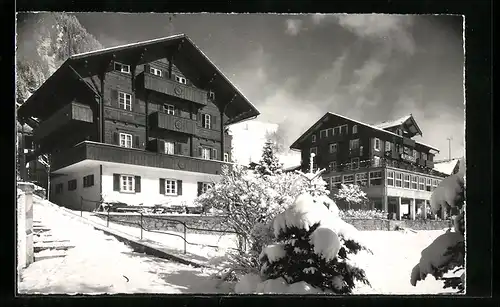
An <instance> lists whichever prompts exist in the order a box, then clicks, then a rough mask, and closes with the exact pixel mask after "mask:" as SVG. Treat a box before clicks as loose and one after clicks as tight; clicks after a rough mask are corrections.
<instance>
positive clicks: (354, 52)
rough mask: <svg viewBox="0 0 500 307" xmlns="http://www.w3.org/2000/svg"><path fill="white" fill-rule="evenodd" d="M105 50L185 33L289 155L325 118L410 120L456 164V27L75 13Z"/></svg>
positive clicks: (417, 20)
mask: <svg viewBox="0 0 500 307" xmlns="http://www.w3.org/2000/svg"><path fill="white" fill-rule="evenodd" d="M75 15H76V16H77V18H78V19H79V21H80V23H81V24H82V25H83V26H84V27H85V28H86V29H87V31H89V32H90V33H91V34H93V35H94V36H95V37H96V38H97V39H98V40H99V41H100V42H101V44H103V45H104V46H105V47H111V46H116V45H120V44H125V43H132V42H137V41H141V40H147V39H152V38H157V37H162V36H168V35H172V34H178V33H185V34H187V35H188V36H189V37H190V38H191V39H192V40H193V41H194V43H195V44H196V45H198V46H199V47H200V48H201V50H202V51H203V52H204V53H205V54H206V55H207V56H208V57H209V58H210V59H211V60H212V61H213V62H214V64H215V65H217V66H218V67H219V68H220V69H221V70H222V72H223V73H224V74H225V75H226V76H227V77H228V78H229V79H230V80H231V81H232V82H233V83H234V84H235V85H236V86H237V87H238V88H239V89H240V90H241V91H242V92H243V94H244V95H245V96H246V97H247V98H248V99H249V100H250V101H251V102H252V103H253V104H254V105H255V106H256V107H257V108H258V109H259V111H260V112H261V115H260V116H259V117H258V120H259V121H264V122H270V123H276V124H279V125H280V129H279V130H280V131H282V132H284V134H285V140H286V145H287V146H288V145H290V144H291V143H292V142H293V141H295V140H296V139H297V138H298V137H299V136H300V135H301V134H302V133H303V132H304V131H305V130H307V129H308V128H309V127H310V126H311V125H312V124H313V123H315V122H316V121H317V120H318V119H319V118H320V117H322V116H323V115H324V114H325V113H326V112H328V111H329V112H334V113H338V114H341V115H344V116H347V117H350V118H352V119H355V120H359V121H362V122H366V123H377V122H381V121H384V120H390V119H395V118H398V117H401V116H404V115H406V114H409V113H411V114H413V116H414V117H415V119H416V121H417V123H418V125H419V126H420V128H421V130H422V132H423V137H422V138H420V137H417V138H416V140H417V141H422V142H424V143H426V144H429V145H432V146H433V147H437V148H438V149H440V150H441V153H440V154H438V155H437V157H436V158H437V159H446V158H448V140H447V138H450V137H451V138H452V141H451V155H452V157H459V156H463V155H464V150H465V149H464V132H465V131H464V129H465V128H464V127H465V126H464V117H465V113H464V109H465V106H464V85H463V82H464V80H463V79H464V77H463V67H464V49H463V19H462V17H461V16H446V15H427V16H425V15H387V14H386V15H382V14H368V15H359V14H358V15H355V14H328V15H321V14H308V15H283V14H175V15H173V14H153V13H147V14H136V13H134V14H125V13H77V14H75Z"/></svg>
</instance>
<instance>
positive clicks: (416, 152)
mask: <svg viewBox="0 0 500 307" xmlns="http://www.w3.org/2000/svg"><path fill="white" fill-rule="evenodd" d="M413 158H414V159H415V161H416V160H417V159H418V151H416V150H415V149H413Z"/></svg>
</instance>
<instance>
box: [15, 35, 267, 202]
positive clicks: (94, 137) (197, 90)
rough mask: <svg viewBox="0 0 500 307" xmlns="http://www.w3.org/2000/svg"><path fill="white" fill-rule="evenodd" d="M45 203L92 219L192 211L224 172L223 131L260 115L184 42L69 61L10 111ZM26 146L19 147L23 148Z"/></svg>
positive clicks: (227, 155)
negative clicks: (118, 205) (121, 209)
mask: <svg viewBox="0 0 500 307" xmlns="http://www.w3.org/2000/svg"><path fill="white" fill-rule="evenodd" d="M17 114H18V120H19V121H20V122H21V124H24V123H26V124H28V125H30V126H31V127H32V128H33V143H34V146H33V148H32V151H31V152H32V153H31V154H29V155H28V156H27V162H29V161H36V160H37V157H40V156H42V155H43V156H47V157H48V158H49V162H50V171H51V175H50V176H51V178H50V182H51V183H50V187H49V192H50V199H51V200H52V201H54V202H56V203H58V204H60V205H63V206H67V207H69V208H74V209H80V206H81V204H83V207H84V208H83V209H84V210H93V209H94V208H95V207H96V203H95V202H87V201H84V202H83V203H82V202H81V198H82V197H83V198H84V199H87V200H93V201H99V200H100V199H101V197H105V199H106V198H111V199H113V200H118V201H122V202H125V203H127V204H131V205H136V204H140V203H150V201H151V200H153V199H155V200H157V199H159V198H160V199H163V200H166V199H168V200H172V201H173V202H174V203H175V202H183V201H186V202H190V201H192V200H194V199H195V198H196V197H197V196H198V195H200V194H201V193H203V192H204V191H205V190H206V188H207V187H208V186H209V185H210V183H212V182H214V181H217V180H218V179H219V178H220V174H221V168H222V166H223V165H225V164H231V161H232V157H231V147H232V145H231V140H232V137H231V136H230V135H229V133H228V126H229V125H231V124H234V123H238V122H240V121H243V120H247V119H251V118H255V117H256V116H258V115H259V111H258V110H257V109H256V108H255V107H254V106H253V105H252V103H250V101H248V99H247V98H245V97H244V96H243V94H242V93H241V92H240V91H239V90H238V89H237V88H236V87H235V86H234V85H233V84H232V83H231V82H230V81H229V80H228V79H227V78H226V77H225V76H224V75H223V73H222V72H221V71H220V70H219V69H218V68H217V67H216V66H215V65H214V64H213V63H212V62H211V61H210V60H209V59H208V58H207V57H206V56H205V55H204V54H203V52H202V51H201V50H200V49H199V48H198V47H197V46H196V45H195V44H194V43H193V42H192V41H191V39H189V37H187V36H186V35H184V34H180V35H175V36H170V37H166V38H159V39H154V40H149V41H144V42H139V43H135V44H128V45H123V46H118V47H113V48H107V49H103V50H98V51H93V52H87V53H82V54H76V55H73V56H71V57H70V58H69V59H68V60H66V61H65V62H64V63H63V64H62V65H61V67H60V68H59V69H58V70H57V71H56V72H55V73H54V74H53V75H52V76H51V77H50V78H49V79H48V80H46V82H45V83H44V84H43V85H42V86H41V87H40V88H39V89H38V90H37V91H36V92H35V93H34V94H33V95H32V96H31V97H30V98H29V99H28V100H27V101H26V102H25V103H24V104H23V105H22V106H20V107H19V109H18V113H17ZM26 143H27V142H26Z"/></svg>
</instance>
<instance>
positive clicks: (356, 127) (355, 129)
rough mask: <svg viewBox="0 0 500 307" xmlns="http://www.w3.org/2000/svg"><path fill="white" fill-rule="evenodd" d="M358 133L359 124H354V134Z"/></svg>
mask: <svg viewBox="0 0 500 307" xmlns="http://www.w3.org/2000/svg"><path fill="white" fill-rule="evenodd" d="M356 133H358V125H353V126H352V134H356Z"/></svg>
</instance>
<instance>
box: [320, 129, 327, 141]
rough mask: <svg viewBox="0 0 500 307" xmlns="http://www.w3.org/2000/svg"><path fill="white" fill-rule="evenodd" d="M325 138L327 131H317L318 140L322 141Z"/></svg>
mask: <svg viewBox="0 0 500 307" xmlns="http://www.w3.org/2000/svg"><path fill="white" fill-rule="evenodd" d="M326 137H328V129H324V130H320V131H319V138H320V139H323V138H326Z"/></svg>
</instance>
